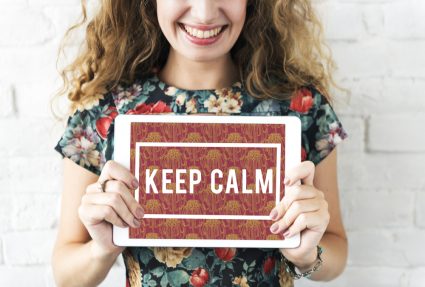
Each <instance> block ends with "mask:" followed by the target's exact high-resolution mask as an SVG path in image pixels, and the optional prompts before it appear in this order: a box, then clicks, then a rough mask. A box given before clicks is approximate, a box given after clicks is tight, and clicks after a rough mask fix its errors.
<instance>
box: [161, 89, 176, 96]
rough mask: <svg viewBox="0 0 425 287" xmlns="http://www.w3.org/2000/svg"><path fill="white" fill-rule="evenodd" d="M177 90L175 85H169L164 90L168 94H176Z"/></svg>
mask: <svg viewBox="0 0 425 287" xmlns="http://www.w3.org/2000/svg"><path fill="white" fill-rule="evenodd" d="M176 92H177V88H175V87H167V88H166V89H165V90H164V94H166V95H167V96H174V95H175V94H176Z"/></svg>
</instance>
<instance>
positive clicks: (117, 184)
mask: <svg viewBox="0 0 425 287" xmlns="http://www.w3.org/2000/svg"><path fill="white" fill-rule="evenodd" d="M104 189H105V192H115V193H118V194H120V195H121V197H122V198H123V200H124V203H125V204H126V206H127V208H128V209H129V210H130V211H131V213H132V214H133V215H134V216H135V217H137V218H138V219H141V218H143V216H144V211H143V208H142V206H141V205H140V204H139V203H138V202H137V201H136V199H135V198H134V196H133V194H132V193H131V192H130V189H128V187H127V186H126V185H125V184H124V183H122V182H121V181H119V180H108V181H107V182H106V183H105V188H104ZM99 192H101V191H99V189H98V185H97V183H94V184H91V185H89V186H88V187H87V189H86V193H99Z"/></svg>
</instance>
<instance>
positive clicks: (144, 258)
mask: <svg viewBox="0 0 425 287" xmlns="http://www.w3.org/2000/svg"><path fill="white" fill-rule="evenodd" d="M152 257H153V255H152V251H150V250H149V249H141V250H140V253H139V260H140V261H141V262H143V264H145V265H147V264H148V262H149V261H150V260H151V259H152Z"/></svg>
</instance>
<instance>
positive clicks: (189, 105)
mask: <svg viewBox="0 0 425 287" xmlns="http://www.w3.org/2000/svg"><path fill="white" fill-rule="evenodd" d="M186 112H187V113H192V114H193V113H196V112H198V110H197V109H196V99H195V98H191V99H190V100H189V101H187V102H186Z"/></svg>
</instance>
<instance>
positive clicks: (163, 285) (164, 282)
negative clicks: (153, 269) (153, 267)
mask: <svg viewBox="0 0 425 287" xmlns="http://www.w3.org/2000/svg"><path fill="white" fill-rule="evenodd" d="M160 284H161V287H167V286H168V277H167V276H162V278H161V282H160Z"/></svg>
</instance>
